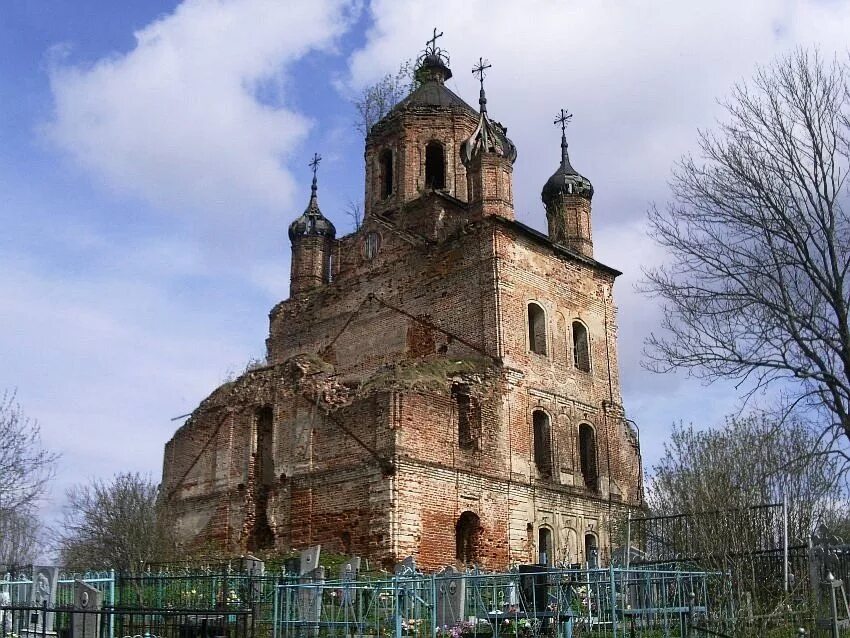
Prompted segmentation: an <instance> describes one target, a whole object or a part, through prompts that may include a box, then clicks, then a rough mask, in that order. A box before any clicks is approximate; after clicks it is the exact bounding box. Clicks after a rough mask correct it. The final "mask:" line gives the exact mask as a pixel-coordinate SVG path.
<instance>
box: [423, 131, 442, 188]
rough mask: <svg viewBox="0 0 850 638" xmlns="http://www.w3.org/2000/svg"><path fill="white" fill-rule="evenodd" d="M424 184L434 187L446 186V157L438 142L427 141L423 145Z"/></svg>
mask: <svg viewBox="0 0 850 638" xmlns="http://www.w3.org/2000/svg"><path fill="white" fill-rule="evenodd" d="M425 186H426V187H427V188H434V189H442V188H445V187H446V158H445V153H444V152H443V145H442V144H440V143H439V142H428V145H427V146H426V147H425Z"/></svg>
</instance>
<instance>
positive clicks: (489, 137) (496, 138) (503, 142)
mask: <svg viewBox="0 0 850 638" xmlns="http://www.w3.org/2000/svg"><path fill="white" fill-rule="evenodd" d="M478 104H480V107H481V114H480V117H479V118H478V128H476V129H475V132H474V133H473V134H472V135H471V136H470V137H469V138H468V139H467V140H466V141H465V142H464V143H463V144H461V147H460V159H461V161H462V162H463V163H464V165H467V164H469V162H471V161H472V158H474V157H475V156H476V155H478V154H479V153H495V154H496V155H500V156H502V157H505V158H507V159H508V160H509V161H510V163H511V164H513V163H514V162H515V161H516V156H517V153H516V146H515V145H514V143H513V142H511V140H510V139H509V138H508V135H507V133H508V129H506V128H505V127H504V126H502V125H501V124H499V123H498V122H494V121H493V120H491V119H490V118H489V117H488V116H487V98H486V96H485V95H484V88H483V86H482V88H481V96H480V98H479V99H478Z"/></svg>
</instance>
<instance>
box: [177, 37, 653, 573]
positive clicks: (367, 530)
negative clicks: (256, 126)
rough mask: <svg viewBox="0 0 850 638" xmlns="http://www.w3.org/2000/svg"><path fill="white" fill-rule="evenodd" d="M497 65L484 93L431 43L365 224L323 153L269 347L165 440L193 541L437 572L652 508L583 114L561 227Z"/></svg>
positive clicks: (384, 135) (510, 557) (560, 208)
mask: <svg viewBox="0 0 850 638" xmlns="http://www.w3.org/2000/svg"><path fill="white" fill-rule="evenodd" d="M483 66H484V65H480V67H479V77H480V78H481V93H480V98H479V107H478V109H475V108H473V107H471V106H470V105H468V104H467V103H466V102H464V100H463V99H461V98H460V97H458V96H457V95H456V94H455V93H453V92H452V91H451V90H449V89H448V88H447V87H446V84H445V83H446V80H448V79H449V78H450V77H451V76H452V72H451V70H450V69H449V65H448V58H447V56H446V55H445V54H444V53H443V52H442V51H441V50H440V49H439V48H438V47H437V46H436V40H432V41H431V42H430V44H429V46H428V48H427V49H426V51H425V53H424V54H423V55H422V56H421V57H420V59H419V61H418V65H417V71H416V72H417V80H418V82H417V84H418V86H417V88H416V89H415V90H414V91H413V92H412V93H411V94H410V95H409V96H407V97H406V98H405V99H403V100H402V101H401V102H400V103H399V104H397V105H396V106H395V107H394V108H393V109H392V110H391V111H390V112H389V113H387V115H386V116H385V117H383V118H382V119H381V120H380V121H379V122H377V123H376V124H375V125H374V126H372V127H371V129H370V131H369V133H368V136H367V138H366V153H365V160H366V185H365V186H366V188H365V206H364V217H363V221H362V224H361V226H360V227H359V228H358V229H357V230H356V231H355V232H353V233H351V234H349V235H346V236H344V237H337V236H336V229H335V228H334V225H333V224H332V223H331V221H330V220H329V219H328V218H327V217H326V216H325V215H324V214H323V213H322V211H321V210H320V207H319V195H318V187H317V180H316V172H315V165H314V172H313V184H312V192H311V194H310V199H309V203H308V205H307V208H306V210H305V211H304V212H303V214H301V215H300V216H298V217H297V218H296V219H295V220H294V221H293V222H292V223H291V225H290V226H289V238H290V240H291V246H292V270H291V283H290V296H289V299H286V300H284V301H281V302H280V303H278V304H277V305H276V306H275V307H274V308H272V310H271V312H270V313H269V320H270V328H269V336H268V339H267V341H266V345H267V364H266V365H264V366H262V367H256V368H254V369H250V370H249V371H247V372H246V373H245V374H243V375H242V376H240V377H239V378H237V379H236V380H234V381H232V382H229V383H225V384H224V385H222V386H220V387H219V388H217V389H216V390H214V391H213V393H212V394H211V395H210V396H209V397H208V398H206V399H205V400H204V401H203V402H202V403H201V404H200V406H198V408H197V409H196V410H195V411H194V412H193V413H192V415H191V417H190V418H189V419H188V420H187V421H186V423H185V424H184V425H183V426H182V427H181V428H180V429H179V430H178V431H177V432H176V433H175V434H174V436H173V438H172V439H171V440H170V441H169V442H168V443H167V445H166V447H165V458H164V467H163V484H162V490H163V494H164V500H165V503H166V506H167V507H168V512H169V517H170V519H171V520H172V521H173V522H174V525H175V529H176V533H177V536H178V539H180V540H181V542H183V543H184V545H185V546H187V547H191V546H205V545H209V544H215V545H218V546H220V547H222V548H223V549H225V550H227V551H233V552H245V551H251V552H255V553H259V554H260V555H270V554H273V553H274V554H282V553H285V552H288V551H290V550H294V549H301V548H304V547H307V546H309V545H314V544H321V545H322V546H323V548H324V550H325V551H331V552H338V553H356V554H359V555H362V556H365V557H368V558H370V559H371V560H372V561H374V562H377V563H380V564H385V565H390V564H392V563H394V562H395V561H398V560H401V559H402V558H404V557H406V556H408V555H412V556H413V557H414V558H415V559H416V561H417V564H418V565H419V566H420V567H423V568H426V569H432V568H437V567H440V566H442V565H446V564H451V563H466V564H470V563H474V564H477V565H479V566H482V567H484V568H491V569H501V568H505V567H507V566H508V565H510V564H514V563H542V564H550V565H551V564H561V563H584V562H586V561H589V562H594V561H596V560H598V559H601V560H602V562H605V561H606V560H607V557H608V556H609V555H610V545H611V521H612V519H613V518H614V517H616V516H617V515H619V514H622V512H623V511H625V509H626V508H628V507H634V506H638V505H640V504H641V502H642V480H641V462H640V449H639V444H638V439H637V436H636V432H635V429H634V428H633V426H632V424H631V423H630V422H629V421H628V419H626V416H625V413H624V410H623V406H622V399H621V396H620V383H619V370H618V364H617V327H616V309H615V306H614V301H613V295H612V289H613V285H614V280H615V279H616V277H617V276H618V275H619V274H620V273H619V272H618V271H617V270H615V269H613V268H611V267H609V266H606V265H604V264H601V263H599V262H598V261H596V260H595V259H594V258H593V241H592V236H591V200H592V197H593V186H592V185H591V183H590V181H589V180H588V179H587V178H585V177H583V176H582V175H580V174H579V173H578V172H577V171H576V170H575V169H574V168H573V166H572V164H571V162H570V158H569V156H568V152H567V142H566V136H565V133H564V124H565V121H562V128H561V131H562V137H561V162H560V166H558V167H557V170H555V172H554V174H552V176H551V177H549V178H548V180H546V181H545V183H544V185H543V190H542V199H543V204H544V206H545V210H546V218H547V221H548V233H547V234H544V233H541V232H539V231H537V230H535V229H533V228H530V227H528V226H526V225H524V224H522V223H519V222H518V221H516V219H515V216H514V208H513V187H512V170H513V164H514V161H515V160H516V158H517V152H516V148H515V146H514V144H513V143H512V142H511V140H510V139H508V137H507V135H506V132H507V130H506V129H505V128H504V127H503V126H502V125H501V124H499V123H498V122H496V121H494V120H492V119H491V118H490V115H489V113H488V109H487V100H486V97H485V93H484V83H483V68H482V67H483ZM560 119H561V120H565V119H566V117H565V116H564V113H563V111H562V117H561V118H560ZM553 164H554V162H553ZM553 168H554V167H553ZM544 177H545V175H544ZM541 182H543V180H542V179H541Z"/></svg>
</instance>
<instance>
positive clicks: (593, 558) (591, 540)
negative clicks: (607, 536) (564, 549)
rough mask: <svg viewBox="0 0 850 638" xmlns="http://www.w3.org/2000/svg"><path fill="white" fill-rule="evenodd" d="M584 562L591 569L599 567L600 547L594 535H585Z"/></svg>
mask: <svg viewBox="0 0 850 638" xmlns="http://www.w3.org/2000/svg"><path fill="white" fill-rule="evenodd" d="M584 561H585V562H586V563H587V566H588V567H590V568H591V569H592V568H594V567H599V545H598V543H597V542H596V536H595V535H594V534H590V533H588V534H585V535H584Z"/></svg>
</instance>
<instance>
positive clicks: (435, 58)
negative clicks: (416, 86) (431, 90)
mask: <svg viewBox="0 0 850 638" xmlns="http://www.w3.org/2000/svg"><path fill="white" fill-rule="evenodd" d="M413 73H414V75H415V76H416V79H417V80H418V81H419V82H422V83H423V84H424V83H425V82H438V83H440V84H443V83H445V81H446V80H448V79H449V78H450V77H452V70H451V69H450V68H449V58H448V56H447V55H446V54H445V53H444V52H443V51H441V50H440V49H437V48H435V49H428V50H426V51H425V53H424V54H423V55H422V56H421V57H420V58H419V60H418V61H417V64H416V69H415V70H414V72H413Z"/></svg>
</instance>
